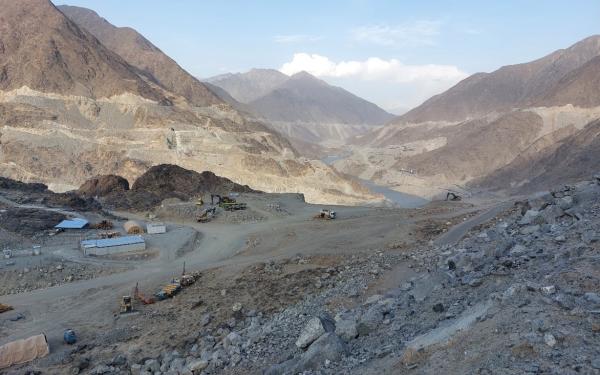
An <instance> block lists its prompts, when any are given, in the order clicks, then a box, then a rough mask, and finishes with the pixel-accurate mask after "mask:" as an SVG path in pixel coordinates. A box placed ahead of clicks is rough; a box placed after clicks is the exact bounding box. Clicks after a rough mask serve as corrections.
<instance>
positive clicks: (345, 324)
mask: <svg viewBox="0 0 600 375" xmlns="http://www.w3.org/2000/svg"><path fill="white" fill-rule="evenodd" d="M357 326H358V324H357V322H356V319H355V318H353V317H344V318H342V319H340V320H338V321H336V325H335V333H336V334H337V335H338V336H339V337H341V338H342V339H343V340H345V341H346V342H348V341H350V340H353V339H355V338H356V337H357V336H358V328H357Z"/></svg>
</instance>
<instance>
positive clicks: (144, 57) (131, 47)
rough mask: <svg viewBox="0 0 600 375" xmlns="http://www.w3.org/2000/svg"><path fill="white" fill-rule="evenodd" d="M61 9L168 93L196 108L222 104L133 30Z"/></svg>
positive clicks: (93, 15) (74, 9)
mask: <svg viewBox="0 0 600 375" xmlns="http://www.w3.org/2000/svg"><path fill="white" fill-rule="evenodd" d="M58 9H60V11H61V12H63V13H64V14H65V15H66V16H67V17H69V18H70V19H71V20H72V21H73V22H75V23H76V24H77V25H79V26H80V27H82V28H84V29H86V30H87V31H89V32H90V33H92V34H93V35H94V36H95V37H96V38H98V39H99V40H100V42H102V44H104V45H105V46H106V47H107V48H109V49H110V50H112V51H113V52H115V53H117V54H118V55H119V56H121V57H122V58H124V59H125V61H127V62H128V63H129V64H131V65H132V66H135V67H136V68H138V69H139V70H140V71H141V73H142V74H144V75H145V76H147V77H148V78H149V79H151V80H153V81H155V82H156V83H158V84H160V85H161V86H163V87H164V88H166V89H167V90H169V91H171V92H173V93H175V94H178V95H181V96H183V97H185V98H186V99H187V100H188V101H189V102H190V103H192V104H194V105H196V106H206V105H212V104H219V103H221V102H222V101H221V100H220V99H219V98H218V97H217V96H216V95H215V94H213V93H212V92H211V91H210V90H209V89H208V88H207V87H206V86H204V84H202V82H200V81H199V80H197V79H196V78H194V77H193V76H192V75H190V74H189V73H188V72H186V71H185V70H184V69H182V68H181V67H180V66H179V65H178V64H177V63H176V62H175V61H174V60H173V59H171V58H170V57H169V56H167V55H165V54H164V53H163V52H162V51H161V50H160V49H158V48H157V47H156V46H155V45H153V44H152V43H151V42H150V41H149V40H147V39H146V38H144V37H143V36H142V35H141V34H139V33H138V32H137V31H135V30H134V29H132V28H129V27H115V26H114V25H112V24H111V23H109V22H108V21H106V20H105V19H104V18H102V17H100V16H99V15H98V14H97V13H96V12H94V11H93V10H90V9H86V8H80V7H74V6H68V5H61V6H59V7H58Z"/></svg>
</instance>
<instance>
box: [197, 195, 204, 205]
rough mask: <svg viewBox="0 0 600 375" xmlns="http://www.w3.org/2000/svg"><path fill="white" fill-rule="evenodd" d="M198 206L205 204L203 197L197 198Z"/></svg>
mask: <svg viewBox="0 0 600 375" xmlns="http://www.w3.org/2000/svg"><path fill="white" fill-rule="evenodd" d="M196 206H204V199H202V197H198V199H196Z"/></svg>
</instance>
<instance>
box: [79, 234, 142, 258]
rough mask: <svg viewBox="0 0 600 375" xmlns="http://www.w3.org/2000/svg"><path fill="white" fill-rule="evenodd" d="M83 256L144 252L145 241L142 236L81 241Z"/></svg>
mask: <svg viewBox="0 0 600 375" xmlns="http://www.w3.org/2000/svg"><path fill="white" fill-rule="evenodd" d="M81 250H82V251H83V254H84V255H95V256H101V255H111V254H120V253H128V252H132V251H142V250H146V241H144V239H143V238H142V236H125V237H115V238H106V239H97V240H84V241H81Z"/></svg>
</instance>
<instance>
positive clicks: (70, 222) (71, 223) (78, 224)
mask: <svg viewBox="0 0 600 375" xmlns="http://www.w3.org/2000/svg"><path fill="white" fill-rule="evenodd" d="M89 223H90V222H89V221H87V220H86V219H80V218H78V217H76V218H74V219H67V220H63V221H61V222H60V223H58V224H56V225H55V226H54V228H56V229H83V228H85V227H87V226H88V224H89Z"/></svg>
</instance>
